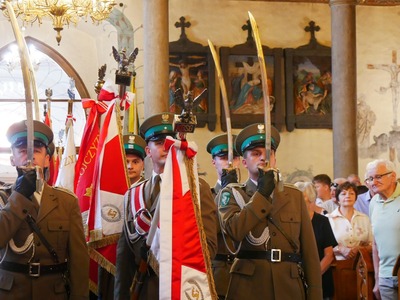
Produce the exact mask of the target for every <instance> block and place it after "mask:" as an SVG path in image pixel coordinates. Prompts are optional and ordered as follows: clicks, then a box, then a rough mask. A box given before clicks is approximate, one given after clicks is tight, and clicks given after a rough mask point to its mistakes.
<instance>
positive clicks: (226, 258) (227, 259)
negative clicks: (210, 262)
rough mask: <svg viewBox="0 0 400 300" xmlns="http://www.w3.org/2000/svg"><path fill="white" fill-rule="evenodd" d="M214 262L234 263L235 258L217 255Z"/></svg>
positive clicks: (227, 255)
mask: <svg viewBox="0 0 400 300" xmlns="http://www.w3.org/2000/svg"><path fill="white" fill-rule="evenodd" d="M214 260H219V261H226V262H233V261H234V260H235V256H233V255H230V254H217V255H215V257H214Z"/></svg>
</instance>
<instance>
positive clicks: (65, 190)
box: [53, 186, 77, 198]
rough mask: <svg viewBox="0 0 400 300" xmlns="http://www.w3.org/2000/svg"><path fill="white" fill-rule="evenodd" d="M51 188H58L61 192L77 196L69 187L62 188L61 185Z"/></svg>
mask: <svg viewBox="0 0 400 300" xmlns="http://www.w3.org/2000/svg"><path fill="white" fill-rule="evenodd" d="M53 189H56V190H59V191H61V192H65V193H67V194H69V195H71V196H73V197H75V198H77V196H76V194H75V193H73V192H71V191H70V190H69V189H66V188H63V187H61V186H53Z"/></svg>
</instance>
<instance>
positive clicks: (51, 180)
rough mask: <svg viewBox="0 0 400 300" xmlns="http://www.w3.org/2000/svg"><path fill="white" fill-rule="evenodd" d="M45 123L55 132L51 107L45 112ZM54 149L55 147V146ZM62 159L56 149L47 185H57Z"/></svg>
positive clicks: (52, 157) (51, 158) (51, 160)
mask: <svg viewBox="0 0 400 300" xmlns="http://www.w3.org/2000/svg"><path fill="white" fill-rule="evenodd" d="M49 106H50V105H49ZM43 123H44V124H46V125H47V126H49V127H50V128H51V129H52V130H53V127H52V122H51V118H50V107H49V109H48V111H45V113H44V121H43ZM54 147H55V145H54ZM60 158H61V155H59V151H57V148H56V147H55V149H54V153H53V155H52V156H51V157H50V165H49V178H48V179H47V183H48V184H49V185H54V184H55V183H56V180H57V176H58V170H59V168H60Z"/></svg>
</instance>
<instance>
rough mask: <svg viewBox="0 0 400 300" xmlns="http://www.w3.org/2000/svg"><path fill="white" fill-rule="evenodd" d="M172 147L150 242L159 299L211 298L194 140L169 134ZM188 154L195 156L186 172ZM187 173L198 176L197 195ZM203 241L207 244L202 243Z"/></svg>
mask: <svg viewBox="0 0 400 300" xmlns="http://www.w3.org/2000/svg"><path fill="white" fill-rule="evenodd" d="M165 148H166V149H169V152H168V157H167V161H166V164H165V168H164V174H163V178H162V184H161V192H160V198H159V201H160V218H159V228H162V230H161V231H160V230H159V231H158V233H156V235H155V237H154V239H153V243H152V245H151V248H150V249H151V252H152V254H153V255H155V257H156V258H157V260H158V261H159V266H160V269H159V274H160V297H159V299H211V290H210V286H211V285H210V283H209V281H208V276H207V267H206V263H205V260H206V259H209V258H208V257H207V258H206V257H204V255H203V249H202V247H207V245H206V244H205V241H202V239H201V235H200V230H201V229H200V228H199V227H198V225H197V221H196V220H197V218H201V216H200V215H199V216H197V213H196V210H195V207H194V201H197V202H198V206H200V203H199V200H198V199H199V195H198V193H199V191H200V190H199V184H198V182H199V181H198V175H197V162H196V152H197V146H196V144H195V143H194V142H189V143H188V142H186V141H178V140H174V139H172V138H170V137H167V139H166V141H165ZM185 156H186V157H187V158H189V159H191V160H192V162H191V163H190V164H189V165H190V166H192V169H191V170H189V171H190V173H189V174H187V171H186V166H185V162H184V161H185ZM188 175H190V176H194V177H195V180H194V181H195V182H194V184H195V186H196V191H197V195H196V194H194V193H192V191H191V190H190V186H189V180H188ZM202 243H204V245H202Z"/></svg>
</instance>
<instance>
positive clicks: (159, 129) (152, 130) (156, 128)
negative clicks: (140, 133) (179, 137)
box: [144, 124, 173, 140]
mask: <svg viewBox="0 0 400 300" xmlns="http://www.w3.org/2000/svg"><path fill="white" fill-rule="evenodd" d="M163 131H169V132H171V131H172V132H173V128H172V124H161V125H157V126H154V127H151V128H149V130H147V132H146V133H145V134H144V139H145V140H147V139H148V138H150V137H151V136H153V135H155V134H158V133H162V132H163Z"/></svg>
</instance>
